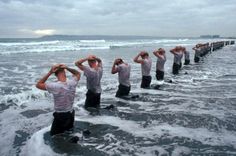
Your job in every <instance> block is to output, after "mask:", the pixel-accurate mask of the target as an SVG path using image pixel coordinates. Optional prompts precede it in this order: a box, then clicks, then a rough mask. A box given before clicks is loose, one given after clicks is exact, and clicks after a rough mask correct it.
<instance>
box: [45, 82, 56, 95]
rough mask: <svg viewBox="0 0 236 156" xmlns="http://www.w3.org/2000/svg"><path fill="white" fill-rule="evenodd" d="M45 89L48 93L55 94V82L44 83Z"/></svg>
mask: <svg viewBox="0 0 236 156" xmlns="http://www.w3.org/2000/svg"><path fill="white" fill-rule="evenodd" d="M46 89H47V91H48V92H49V93H52V94H56V93H57V92H58V85H57V83H55V82H51V83H46Z"/></svg>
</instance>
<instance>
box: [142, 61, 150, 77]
mask: <svg viewBox="0 0 236 156" xmlns="http://www.w3.org/2000/svg"><path fill="white" fill-rule="evenodd" d="M151 67H152V60H151V58H150V57H147V58H145V59H144V60H143V63H142V64H141V69H142V76H150V72H151Z"/></svg>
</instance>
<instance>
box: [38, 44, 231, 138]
mask: <svg viewBox="0 0 236 156" xmlns="http://www.w3.org/2000/svg"><path fill="white" fill-rule="evenodd" d="M225 43H226V42H224V41H220V42H215V43H212V44H209V43H206V44H197V45H196V46H195V47H194V48H193V50H194V51H195V56H194V61H195V62H199V61H200V60H201V58H202V57H203V56H205V55H207V54H208V53H209V52H211V50H212V51H214V50H217V49H220V48H222V47H223V46H224V45H225ZM170 52H171V53H172V54H173V55H174V60H173V68H172V73H173V74H178V73H179V70H180V69H181V67H182V61H181V60H182V58H183V56H184V59H185V60H184V61H185V62H184V65H189V64H190V53H189V51H187V50H186V48H185V47H182V46H176V47H175V48H173V49H171V50H170ZM153 54H154V56H155V57H156V58H157V61H156V79H157V80H164V75H165V72H164V66H165V62H166V52H165V50H164V49H163V48H159V49H158V50H156V51H154V52H153ZM133 61H134V62H135V63H139V64H140V65H141V71H142V81H141V88H150V84H151V80H152V76H151V75H150V71H151V67H152V60H151V58H150V56H149V53H148V52H146V51H141V52H140V53H139V54H137V56H135V57H134V59H133ZM85 62H87V63H88V66H87V65H85V64H84V63H85ZM75 66H77V67H78V68H79V69H80V70H81V71H82V72H83V73H84V75H85V77H86V81H87V83H86V84H87V93H86V100H85V105H84V107H85V109H89V108H96V109H99V108H100V101H101V91H102V89H101V79H102V75H103V65H102V60H101V59H100V58H98V57H96V56H95V55H89V56H88V57H87V58H82V59H79V60H77V61H76V62H75ZM66 71H68V72H69V73H71V74H72V75H73V78H72V79H70V80H69V79H68V78H67V76H66ZM130 72H131V66H130V65H129V64H128V63H127V62H125V61H124V60H123V59H122V58H117V59H115V60H114V63H113V65H112V69H111V74H118V81H119V86H118V90H117V92H116V95H115V96H116V97H123V96H127V95H129V93H130V90H131V83H130ZM52 74H55V76H56V77H57V81H56V82H46V81H47V80H48V78H49V77H50V76H51V75H52ZM80 77H81V73H80V72H79V71H78V70H75V69H72V68H69V67H67V66H66V65H64V64H56V65H54V66H52V67H51V69H50V71H49V72H48V73H47V74H46V75H45V76H43V77H42V78H41V79H40V80H39V81H38V82H37V84H36V87H37V88H39V89H41V90H45V91H48V92H49V93H51V94H52V95H53V98H54V113H53V116H54V120H53V123H52V126H51V130H50V134H51V135H52V136H53V135H56V134H60V133H63V132H65V131H67V130H70V129H72V128H73V125H74V115H75V112H74V109H73V103H74V98H75V93H76V86H77V84H78V81H79V80H80Z"/></svg>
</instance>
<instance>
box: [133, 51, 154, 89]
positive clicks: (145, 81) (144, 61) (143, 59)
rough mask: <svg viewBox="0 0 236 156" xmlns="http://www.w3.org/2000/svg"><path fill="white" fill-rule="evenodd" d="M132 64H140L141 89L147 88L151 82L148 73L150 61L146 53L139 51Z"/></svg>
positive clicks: (150, 65)
mask: <svg viewBox="0 0 236 156" xmlns="http://www.w3.org/2000/svg"><path fill="white" fill-rule="evenodd" d="M134 62H136V63H140V64H141V69H142V83H141V88H149V87H150V83H151V81H152V77H151V76H150V71H151V67H152V60H151V58H150V57H149V54H148V53H147V52H146V51H141V52H140V53H139V54H138V55H137V56H136V57H135V58H134Z"/></svg>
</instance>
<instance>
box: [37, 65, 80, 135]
mask: <svg viewBox="0 0 236 156" xmlns="http://www.w3.org/2000/svg"><path fill="white" fill-rule="evenodd" d="M65 70H67V71H69V72H70V73H72V74H73V79H72V80H68V79H67V77H66V72H65ZM53 73H55V76H56V77H57V81H56V82H48V83H46V81H47V79H48V78H49V77H50V76H51V75H52V74H53ZM79 79H80V73H79V72H78V71H77V70H75V69H71V68H68V67H67V66H65V65H64V64H57V65H54V66H53V67H52V68H51V70H50V71H49V72H48V73H47V74H46V75H45V76H44V77H43V78H42V79H40V80H39V81H38V82H37V84H36V87H37V88H39V89H41V90H47V91H48V92H49V93H52V94H53V98H54V110H55V112H54V113H53V116H54V120H53V123H52V126H51V131H50V135H51V136H53V135H56V134H60V133H63V132H65V131H67V130H70V129H71V128H73V126H74V115H75V111H74V109H73V103H74V97H75V91H76V86H77V84H78V81H79Z"/></svg>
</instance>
